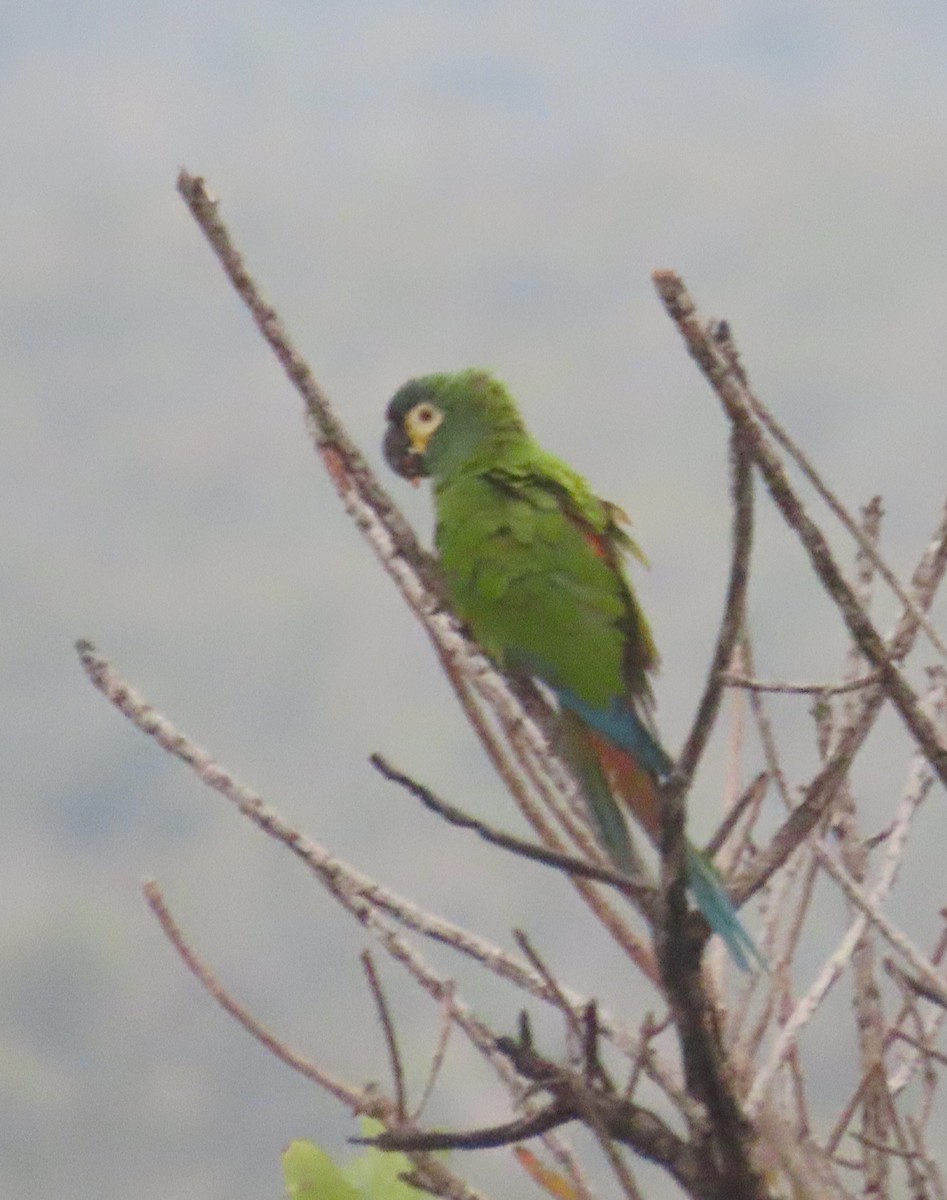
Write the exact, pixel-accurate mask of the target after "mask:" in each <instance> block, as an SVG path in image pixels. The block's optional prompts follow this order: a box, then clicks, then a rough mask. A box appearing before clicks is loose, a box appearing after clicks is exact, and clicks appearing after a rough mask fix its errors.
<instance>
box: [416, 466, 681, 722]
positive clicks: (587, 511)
mask: <svg viewBox="0 0 947 1200" xmlns="http://www.w3.org/2000/svg"><path fill="white" fill-rule="evenodd" d="M530 449H533V447H530ZM437 502H438V503H437V508H438V528H437V546H438V550H439V552H440V556H441V565H442V568H443V570H444V573H445V577H446V581H447V585H448V588H449V590H450V593H451V596H452V599H453V601H454V604H455V606H456V608H457V610H458V612H459V614H460V615H461V616H462V617H463V619H464V620H465V621H466V622H467V623H468V624H469V625H470V627H471V629H472V631H473V632H474V634H475V635H476V637H477V638H478V640H480V641H481V642H482V643H483V644H484V646H485V647H486V648H487V649H488V650H489V651H490V653H491V654H493V655H494V657H496V658H497V659H498V660H499V661H501V662H503V663H504V665H505V666H507V667H508V668H509V669H511V670H519V671H528V672H530V673H532V674H536V675H539V676H540V677H541V678H542V679H543V680H544V681H545V682H547V683H548V684H549V685H550V686H551V687H554V688H556V689H560V688H565V689H568V690H569V691H572V692H574V693H575V694H576V695H577V696H579V697H580V698H581V699H582V700H584V701H585V702H586V703H588V704H592V705H604V706H607V705H609V704H610V703H612V702H613V701H615V700H617V699H619V698H620V697H625V696H628V697H634V698H635V699H636V700H638V701H640V702H641V703H642V704H643V706H644V707H645V708H647V707H648V706H649V705H650V697H651V691H650V686H649V684H648V679H647V674H648V672H649V671H650V670H652V669H653V668H654V666H655V665H656V662H657V655H656V653H655V649H654V642H653V640H652V637H651V632H650V629H649V628H648V625H647V622H646V621H645V618H644V616H643V614H642V612H641V609H640V607H639V606H638V603H637V600H636V599H635V597H634V594H633V592H632V590H631V587H630V585H629V583H628V580H627V578H626V576H625V574H624V570H623V567H622V555H623V553H624V552H625V551H630V552H632V553H634V552H636V551H637V547H635V546H634V543H633V542H632V541H631V539H630V538H629V537H628V536H627V534H626V533H625V532H624V530H623V529H622V528H621V526H620V525H619V510H618V509H617V508H615V507H614V506H612V505H609V504H607V503H606V502H605V501H602V500H599V499H598V498H597V497H596V496H594V495H593V494H592V493H591V492H590V491H589V489H588V487H587V485H585V483H584V481H583V480H582V479H581V478H580V477H579V476H577V475H576V474H575V473H574V472H572V471H570V470H569V468H568V467H566V466H565V464H563V463H561V462H559V460H558V459H555V458H553V457H552V456H551V455H546V454H543V453H542V452H541V451H539V450H538V448H535V453H532V454H528V453H524V454H521V455H520V456H519V460H518V461H515V462H514V461H509V460H507V461H504V462H503V463H502V464H498V465H495V466H490V467H485V468H484V469H482V470H480V471H477V472H475V473H474V472H465V473H463V474H460V475H458V476H456V477H454V478H448V479H446V480H443V481H441V482H439V483H438V486H437Z"/></svg>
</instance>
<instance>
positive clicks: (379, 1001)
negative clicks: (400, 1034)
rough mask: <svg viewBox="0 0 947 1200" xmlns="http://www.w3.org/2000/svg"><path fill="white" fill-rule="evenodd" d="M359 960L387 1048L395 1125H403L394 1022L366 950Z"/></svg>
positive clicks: (400, 1071) (401, 1072) (401, 1074)
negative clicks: (393, 1087) (393, 1088)
mask: <svg viewBox="0 0 947 1200" xmlns="http://www.w3.org/2000/svg"><path fill="white" fill-rule="evenodd" d="M361 959H362V966H363V967H364V968H365V976H366V978H367V979H368V986H369V988H370V989H371V993H372V996H373V997H374V1000H375V1008H376V1009H377V1011H378V1019H379V1020H380V1021H381V1027H382V1029H383V1030H384V1034H385V1044H386V1046H387V1047H388V1061H389V1063H390V1064H391V1077H392V1079H393V1081H394V1085H395V1112H396V1119H397V1123H398V1124H399V1125H403V1124H404V1123H405V1121H406V1120H407V1104H406V1103H405V1094H404V1070H403V1069H402V1066H401V1053H400V1051H399V1050H398V1038H397V1036H396V1035H395V1027H394V1022H393V1021H392V1019H391V1013H390V1012H389V1009H388V1001H387V1000H386V999H385V993H384V990H383V989H382V986H381V980H380V979H379V977H378V972H377V971H376V970H375V963H374V961H373V960H372V956H371V952H370V951H368V950H363V951H362V954H361Z"/></svg>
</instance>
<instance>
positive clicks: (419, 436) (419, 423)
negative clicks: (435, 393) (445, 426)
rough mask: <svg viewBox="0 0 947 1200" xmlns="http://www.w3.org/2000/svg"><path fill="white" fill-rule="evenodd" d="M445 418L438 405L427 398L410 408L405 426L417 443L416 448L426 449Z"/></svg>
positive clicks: (410, 436)
mask: <svg viewBox="0 0 947 1200" xmlns="http://www.w3.org/2000/svg"><path fill="white" fill-rule="evenodd" d="M443 419H444V414H443V413H442V412H441V410H440V409H439V408H438V407H437V405H436V404H431V403H429V402H428V401H427V400H422V401H421V403H420V404H416V405H415V406H414V408H412V409H411V410H410V412H409V413H408V415H407V417H405V422H404V427H405V429H406V431H407V433H408V437H409V438H411V440H412V442H414V443H415V449H416V450H419V451H421V452H423V451H424V450H425V449H426V447H427V443H428V440H429V439H430V437H431V435H432V434H433V433H434V430H435V429H437V427H438V425H440V423H441V421H443Z"/></svg>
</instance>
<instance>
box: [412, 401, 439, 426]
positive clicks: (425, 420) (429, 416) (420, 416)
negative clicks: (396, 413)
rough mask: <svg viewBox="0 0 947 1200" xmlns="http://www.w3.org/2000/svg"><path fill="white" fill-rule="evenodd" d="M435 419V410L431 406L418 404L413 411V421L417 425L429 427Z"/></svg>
mask: <svg viewBox="0 0 947 1200" xmlns="http://www.w3.org/2000/svg"><path fill="white" fill-rule="evenodd" d="M436 418H437V409H436V408H435V407H434V406H433V405H432V404H419V405H418V407H417V408H416V409H415V410H414V419H415V421H416V422H417V424H418V425H430V424H431V422H432V421H434V420H435V419H436Z"/></svg>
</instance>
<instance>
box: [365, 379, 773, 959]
mask: <svg viewBox="0 0 947 1200" xmlns="http://www.w3.org/2000/svg"><path fill="white" fill-rule="evenodd" d="M386 416H387V431H386V433H385V440H384V454H385V458H386V459H387V461H388V463H389V465H390V466H391V467H392V468H393V469H394V470H395V471H397V472H398V474H399V475H402V476H404V477H405V478H407V479H409V480H411V481H412V482H415V483H417V482H418V481H419V480H420V479H421V478H422V477H425V476H427V477H430V479H431V480H432V481H433V486H434V497H435V503H436V509H437V532H436V544H437V550H438V553H439V555H440V564H441V569H442V573H443V578H444V583H445V585H446V588H447V593H448V596H449V598H450V601H451V604H452V605H453V608H454V610H455V612H456V613H457V615H458V616H459V617H460V618H461V620H462V621H464V623H465V624H466V625H467V627H468V628H469V629H470V630H471V632H472V633H473V635H474V637H475V638H476V639H477V641H478V642H479V643H480V645H481V646H482V647H483V649H484V650H485V651H486V652H487V654H489V655H490V656H491V657H492V658H493V660H494V661H495V662H496V663H497V664H498V665H499V666H500V667H501V668H503V669H504V670H506V671H510V672H513V673H519V674H527V675H529V676H532V677H533V678H535V679H538V680H540V681H541V682H542V683H544V684H545V685H546V686H547V687H548V688H550V689H551V690H552V692H553V693H554V694H555V696H556V699H557V701H558V706H559V717H558V720H559V734H560V741H559V748H560V750H561V752H562V754H563V756H564V757H565V758H566V760H567V761H568V763H569V765H570V766H571V768H572V770H573V772H574V774H575V775H576V777H577V779H578V781H579V783H580V784H581V786H582V788H583V791H584V793H585V795H586V798H587V802H588V805H589V809H590V812H591V816H592V819H593V823H594V826H595V828H596V830H597V832H598V835H599V838H600V840H601V842H602V844H603V846H604V847H605V849H606V850H607V852H608V854H609V855H610V857H611V858H612V859H613V861H614V862H615V863H616V865H617V866H618V867H619V868H621V869H622V870H627V869H629V867H630V865H631V863H632V849H631V843H630V840H629V835H628V829H627V826H626V824H625V820H624V817H623V815H622V810H621V808H620V807H619V804H618V802H617V800H616V797H618V798H619V799H620V800H621V801H622V802H623V803H624V804H625V805H627V806H628V807H629V808H630V809H631V811H632V812H633V813H634V815H635V818H636V819H637V820H638V822H639V823H640V824H641V826H642V827H643V828H644V830H645V831H646V833H647V834H648V836H649V837H650V838H651V839H652V840H653V841H654V842H655V843H657V842H658V841H659V839H660V835H661V813H660V792H659V784H660V783H661V781H662V780H663V779H665V778H666V777H667V776H668V774H669V773H670V771H671V769H672V767H673V762H672V760H671V758H670V757H669V756H668V754H667V753H666V752H665V751H664V750H663V749H662V747H661V744H660V742H659V741H658V737H657V734H656V732H655V727H654V722H653V716H652V711H653V696H652V692H651V685H650V682H649V675H650V673H651V672H652V671H654V669H655V668H656V666H657V663H658V656H657V652H656V651H655V646H654V641H653V639H652V636H651V631H650V629H649V628H648V623H647V621H646V620H645V617H644V615H643V613H642V611H641V608H640V606H639V604H638V601H637V599H636V598H635V594H634V592H633V591H632V588H631V584H630V582H629V580H628V577H627V575H626V574H625V570H624V566H623V557H624V555H625V554H628V553H630V554H632V555H634V556H636V557H637V558H639V559H640V558H642V555H641V552H640V550H639V549H638V547H637V546H636V545H635V543H634V542H633V541H632V539H631V538H630V537H629V536H628V534H627V533H626V532H625V530H624V528H623V524H624V523H626V522H627V518H626V517H625V515H624V514H623V513H622V511H621V509H619V508H617V507H616V506H615V505H613V504H609V503H608V502H607V501H605V500H600V499H599V498H598V497H597V496H595V495H593V493H592V492H591V490H590V489H589V486H588V484H587V483H586V482H585V480H584V479H583V478H582V477H581V476H580V475H578V474H576V472H575V471H573V470H571V469H570V468H569V467H568V466H566V464H565V463H563V462H561V461H560V460H559V459H558V458H555V457H553V455H551V454H547V453H546V452H545V451H544V450H543V449H541V447H540V446H538V445H537V444H536V442H535V441H533V439H532V437H531V436H530V435H529V433H528V431H527V429H526V427H525V425H524V424H523V421H522V418H521V417H520V415H519V412H518V411H517V408H516V405H515V404H514V402H513V399H512V398H511V396H510V394H509V392H508V391H507V389H506V388H505V387H504V385H503V384H502V383H500V382H499V381H498V380H496V379H494V378H493V377H492V376H490V375H489V374H487V373H486V372H485V371H479V370H470V371H462V372H459V373H457V374H448V375H427V376H425V377H423V378H420V379H413V380H411V381H410V382H408V383H406V384H405V385H404V387H402V388H401V389H400V390H399V391H398V392H397V393H396V394H395V396H394V398H393V399H392V400H391V403H390V404H389V405H388V411H387V414H386ZM687 870H688V885H689V887H690V890H691V892H692V894H693V896H694V899H695V900H696V902H697V905H698V907H699V908H700V910H701V912H702V913H703V914H704V916H705V917H706V918H707V920H708V922H709V923H710V925H711V927H712V928H713V929H714V930H715V932H717V933H719V934H720V936H721V937H722V938H723V939H724V941H725V942H726V945H727V947H728V949H729V951H730V954H731V955H732V956H733V959H734V960H735V962H736V963H737V964H738V965H739V966H740V967H741V968H743V969H744V970H746V969H748V968H749V966H750V961H751V960H755V961H757V962H758V963H762V958H761V956H760V953H759V951H758V950H757V948H756V946H755V944H754V942H753V940H752V938H751V937H750V935H749V934H748V933H747V931H746V929H745V928H744V927H743V925H742V924H741V922H740V919H739V917H738V916H737V913H736V910H735V909H734V907H733V905H732V903H731V901H730V898H729V897H728V895H727V893H726V891H725V890H724V888H723V886H722V885H721V883H720V880H719V878H718V876H717V873H716V871H715V870H714V867H713V866H712V864H711V863H710V862H709V861H708V860H707V859H706V858H705V857H704V856H703V855H702V854H701V853H700V852H699V851H698V850H697V849H696V848H695V847H694V846H692V845H690V843H688V847H687Z"/></svg>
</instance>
